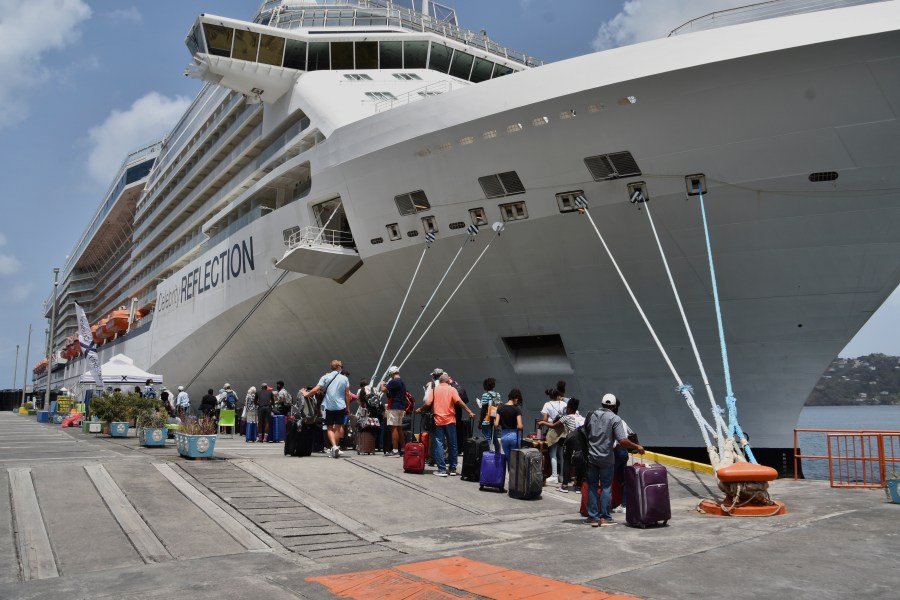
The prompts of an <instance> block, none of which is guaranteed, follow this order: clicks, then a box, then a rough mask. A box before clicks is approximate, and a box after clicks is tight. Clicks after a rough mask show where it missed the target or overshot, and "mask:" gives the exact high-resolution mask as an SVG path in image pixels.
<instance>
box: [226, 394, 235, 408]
mask: <svg viewBox="0 0 900 600" xmlns="http://www.w3.org/2000/svg"><path fill="white" fill-rule="evenodd" d="M236 402H237V396H235V394H234V390H228V392H227V393H226V394H225V406H226V407H227V408H228V409H229V410H233V409H234V405H235V403H236Z"/></svg>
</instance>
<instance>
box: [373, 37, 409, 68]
mask: <svg viewBox="0 0 900 600" xmlns="http://www.w3.org/2000/svg"><path fill="white" fill-rule="evenodd" d="M378 54H379V59H380V61H381V68H382V69H402V68H403V42H381V46H380V48H379V50H378Z"/></svg>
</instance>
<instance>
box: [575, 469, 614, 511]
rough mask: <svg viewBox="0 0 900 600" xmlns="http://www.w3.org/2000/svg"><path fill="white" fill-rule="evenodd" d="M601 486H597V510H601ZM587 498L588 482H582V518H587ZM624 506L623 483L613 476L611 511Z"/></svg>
mask: <svg viewBox="0 0 900 600" xmlns="http://www.w3.org/2000/svg"><path fill="white" fill-rule="evenodd" d="M600 487H601V486H600V484H597V510H600V492H601V491H602V490H601V489H600ZM587 497H588V486H587V480H584V481H582V482H581V516H582V517H586V516H588V514H587ZM620 504H622V482H621V481H620V480H619V476H618V475H613V480H612V498H611V499H610V501H609V509H610V510H612V509H614V508H616V507H617V506H619V505H620Z"/></svg>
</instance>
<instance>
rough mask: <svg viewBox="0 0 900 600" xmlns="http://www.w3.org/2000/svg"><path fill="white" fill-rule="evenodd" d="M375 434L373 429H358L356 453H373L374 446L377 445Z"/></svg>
mask: <svg viewBox="0 0 900 600" xmlns="http://www.w3.org/2000/svg"><path fill="white" fill-rule="evenodd" d="M377 436H378V434H377V433H375V430H374V429H360V430H359V431H358V432H357V433H356V453H357V454H375V447H376V446H377V445H378V437H377Z"/></svg>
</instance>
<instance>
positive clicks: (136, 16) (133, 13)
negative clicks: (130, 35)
mask: <svg viewBox="0 0 900 600" xmlns="http://www.w3.org/2000/svg"><path fill="white" fill-rule="evenodd" d="M103 16H104V17H106V18H107V19H110V20H111V21H125V22H129V23H141V22H142V21H143V20H144V17H143V15H141V11H139V10H138V9H137V7H136V6H129V7H128V8H117V9H115V10H111V11H109V12H108V13H105V14H104V15H103Z"/></svg>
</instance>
